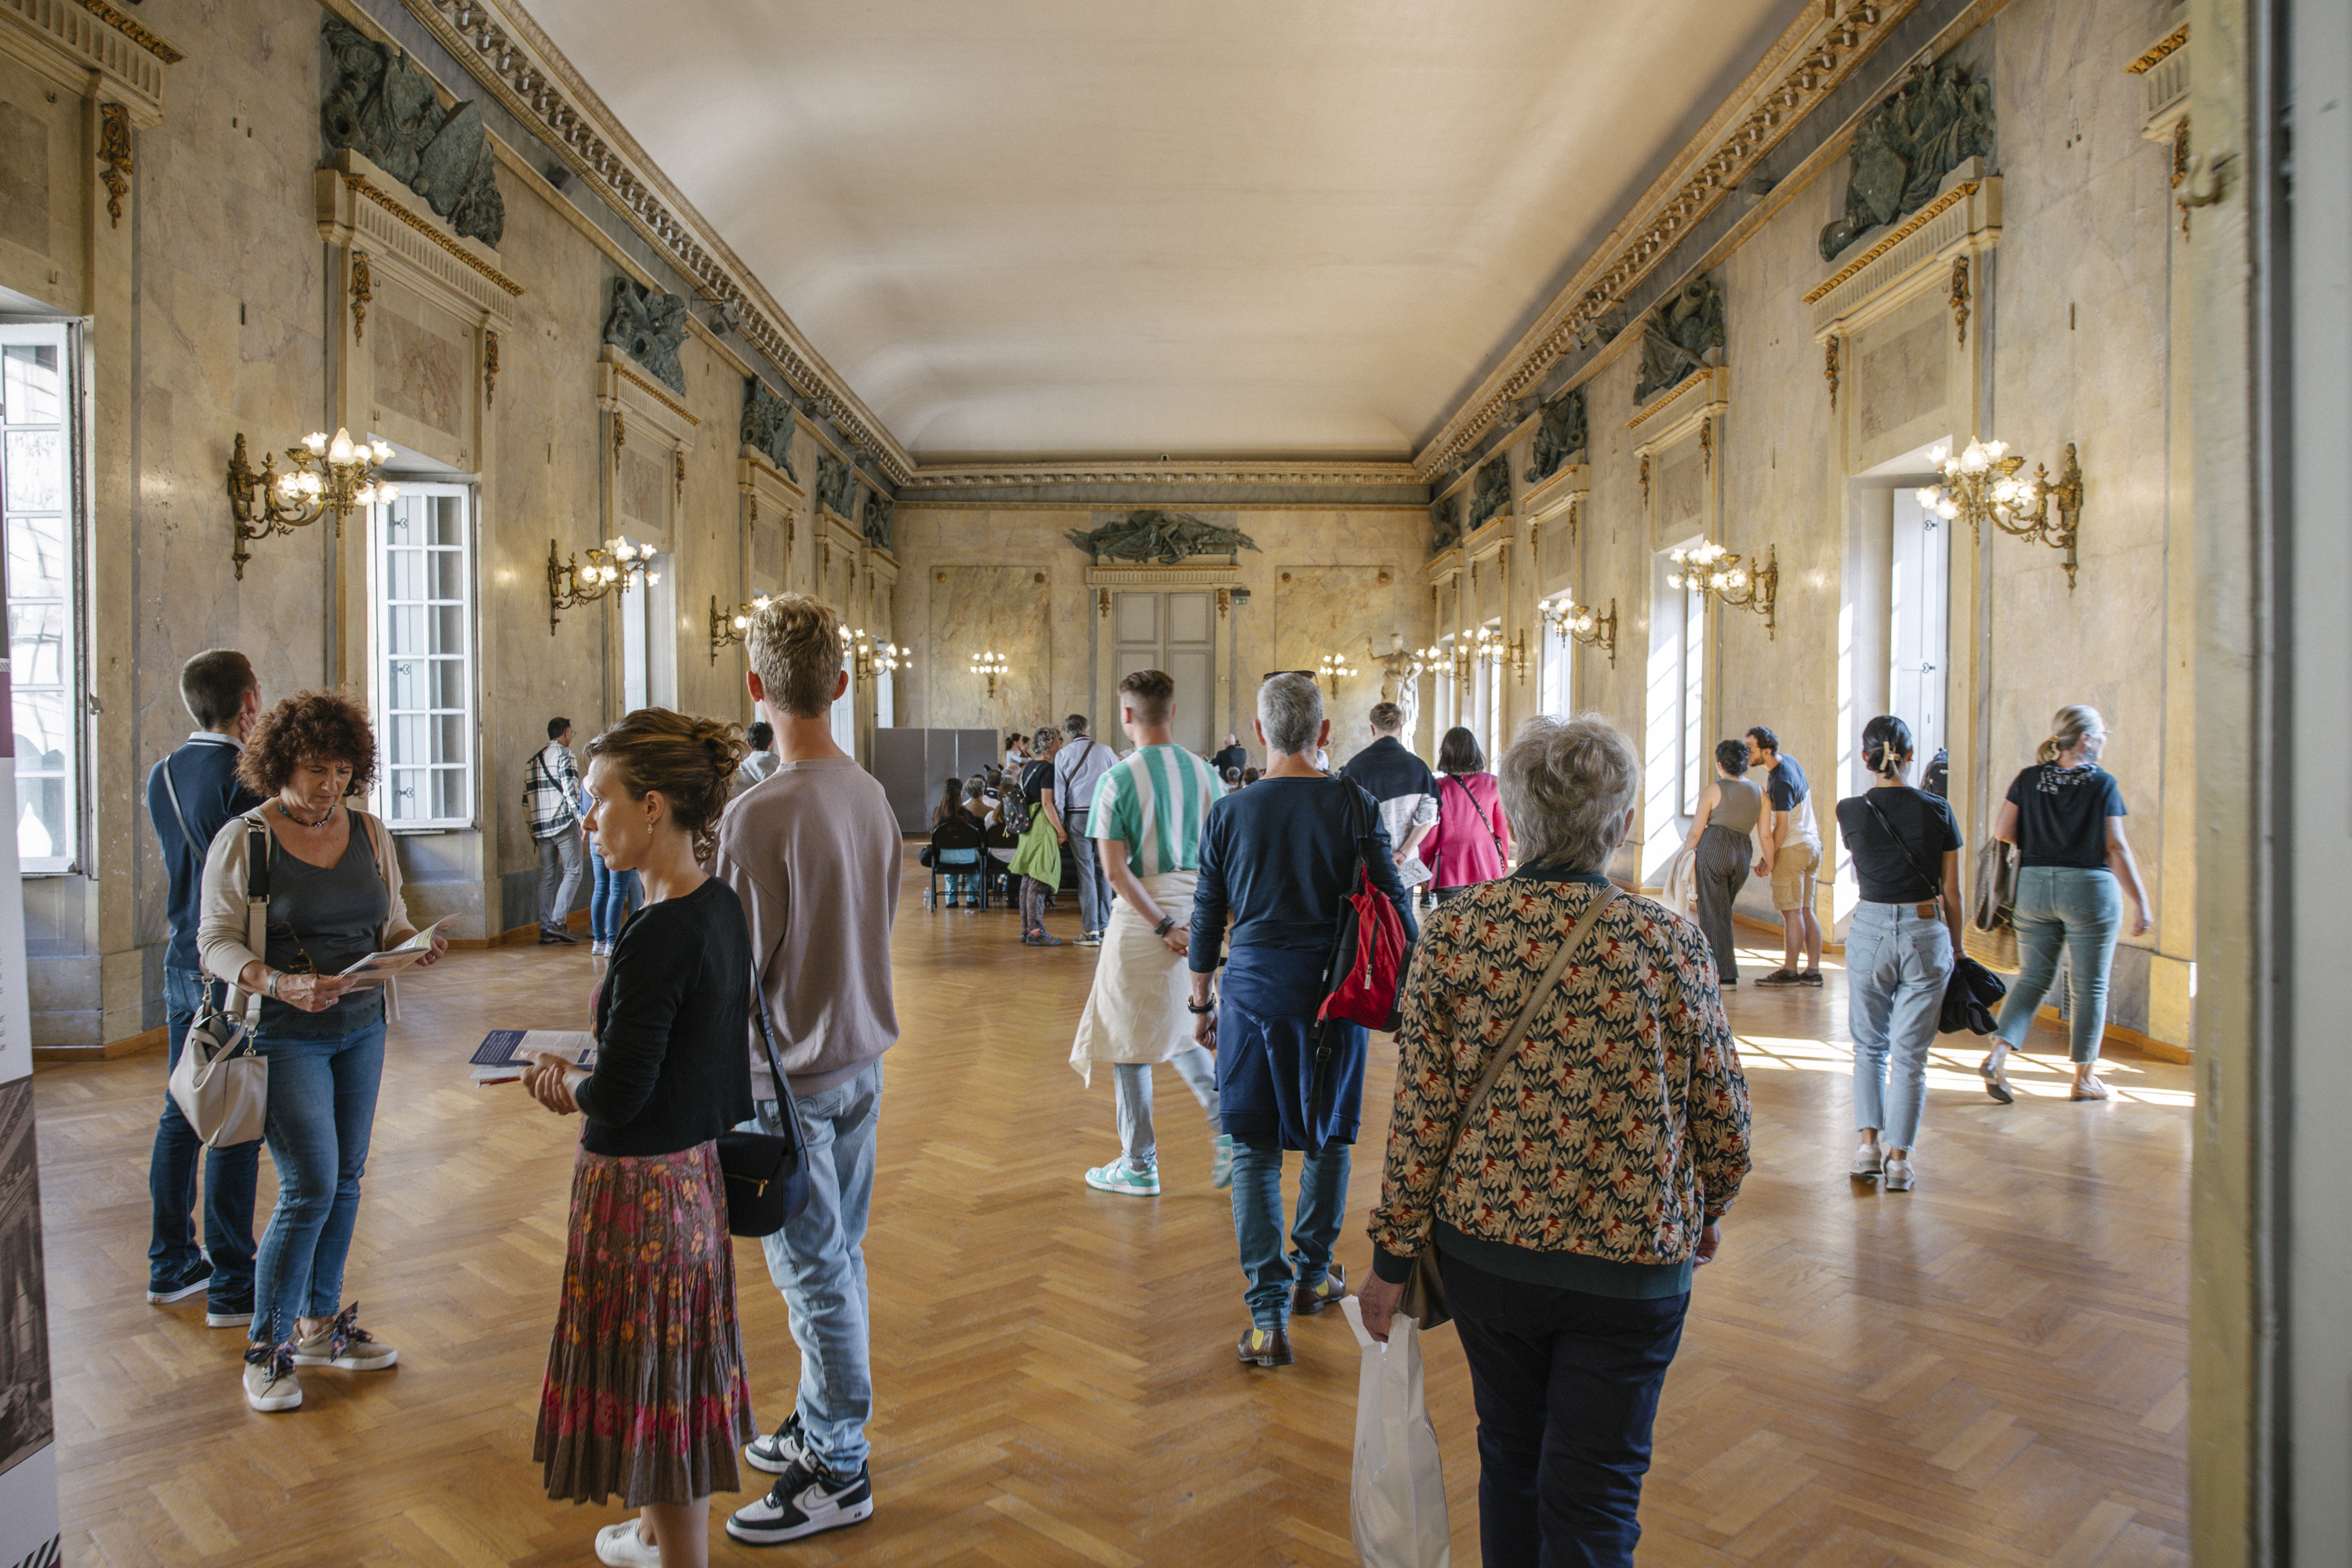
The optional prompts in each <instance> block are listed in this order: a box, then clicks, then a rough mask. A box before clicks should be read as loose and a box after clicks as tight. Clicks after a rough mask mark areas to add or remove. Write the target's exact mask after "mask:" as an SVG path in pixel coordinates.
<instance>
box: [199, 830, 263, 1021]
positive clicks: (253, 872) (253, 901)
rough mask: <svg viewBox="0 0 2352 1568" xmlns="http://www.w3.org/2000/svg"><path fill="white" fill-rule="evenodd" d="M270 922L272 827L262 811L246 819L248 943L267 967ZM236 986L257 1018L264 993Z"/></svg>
mask: <svg viewBox="0 0 2352 1568" xmlns="http://www.w3.org/2000/svg"><path fill="white" fill-rule="evenodd" d="M268 925H269V827H268V824H267V823H265V822H263V821H262V820H261V815H260V813H258V812H256V813H255V814H253V815H252V816H248V817H247V818H246V819H245V945H246V947H247V950H248V951H250V952H252V954H253V956H254V957H256V958H257V959H259V960H261V967H262V968H263V969H265V970H267V969H268V967H269V931H268ZM234 989H236V990H237V991H239V992H242V993H243V994H244V995H245V999H246V1005H245V1007H244V1008H243V1011H244V1013H245V1016H246V1017H247V1019H248V1020H253V1021H257V1020H258V1019H259V1018H260V1016H261V993H260V992H258V991H246V990H245V987H243V986H242V985H239V986H236V987H234ZM211 994H212V988H211V987H210V986H206V987H205V995H206V996H207V997H209V996H210V995H211ZM222 1000H223V1001H224V1002H226V1000H227V999H226V997H224V998H223V999H222Z"/></svg>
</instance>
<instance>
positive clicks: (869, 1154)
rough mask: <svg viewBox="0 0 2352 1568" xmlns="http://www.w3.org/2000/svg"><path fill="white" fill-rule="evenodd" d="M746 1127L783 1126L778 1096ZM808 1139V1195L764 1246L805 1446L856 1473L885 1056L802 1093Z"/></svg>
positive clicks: (870, 1400) (869, 1397) (862, 1438)
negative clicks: (797, 1352) (869, 1217)
mask: <svg viewBox="0 0 2352 1568" xmlns="http://www.w3.org/2000/svg"><path fill="white" fill-rule="evenodd" d="M753 1109H754V1111H755V1116H754V1119H753V1121H752V1122H751V1125H754V1126H756V1127H757V1128H758V1129H759V1130H760V1131H762V1132H781V1131H783V1122H782V1120H781V1119H780V1118H779V1116H778V1113H777V1109H776V1101H774V1100H760V1101H758V1102H757V1103H756V1104H755V1106H754V1108H753ZM799 1109H800V1126H801V1134H802V1136H803V1137H804V1138H805V1139H806V1140H807V1141H808V1162H809V1202H808V1207H806V1208H804V1209H803V1210H802V1211H801V1215H800V1217H799V1218H798V1219H796V1220H794V1221H793V1223H792V1224H790V1225H788V1226H784V1228H783V1229H782V1230H780V1231H778V1232H777V1233H776V1234H775V1235H773V1236H771V1237H763V1238H762V1239H761V1243H760V1247H761V1250H762V1251H764V1252H765V1253H766V1254H767V1257H768V1277H769V1278H770V1279H773V1280H774V1281H775V1282H776V1289H779V1290H781V1291H782V1292H783V1293H784V1305H785V1306H786V1307H787V1308H789V1309H790V1310H791V1316H792V1324H793V1343H795V1344H797V1345H799V1346H800V1348H801V1386H800V1396H799V1401H798V1405H797V1408H798V1409H799V1411H800V1417H801V1426H802V1427H803V1429H804V1430H805V1431H806V1432H807V1434H808V1447H809V1452H810V1453H811V1454H812V1455H813V1456H814V1458H815V1459H816V1461H817V1462H818V1463H819V1464H821V1465H823V1466H824V1468H826V1469H828V1470H830V1471H832V1472H833V1473H834V1474H835V1475H836V1476H854V1475H856V1473H857V1469H858V1467H859V1466H861V1465H863V1464H865V1463H866V1455H867V1454H868V1453H870V1452H871V1451H872V1445H870V1444H868V1443H867V1442H866V1422H867V1421H869V1420H871V1419H872V1418H873V1415H874V1373H873V1370H872V1365H871V1361H870V1358H869V1355H868V1351H867V1323H868V1313H867V1310H866V1213H867V1211H868V1210H869V1209H871V1208H872V1207H873V1204H874V1131H875V1127H876V1125H877V1123H878V1122H879V1121H881V1117H882V1062H881V1058H876V1059H875V1060H873V1061H872V1062H870V1063H868V1064H867V1065H866V1069H865V1070H864V1071H863V1072H860V1073H859V1074H858V1075H857V1076H856V1077H855V1078H853V1079H849V1080H848V1081H847V1082H845V1083H837V1084H835V1085H834V1086H833V1087H832V1088H831V1089H826V1090H825V1091H824V1092H823V1093H822V1094H810V1095H803V1096H801V1097H800V1100H799Z"/></svg>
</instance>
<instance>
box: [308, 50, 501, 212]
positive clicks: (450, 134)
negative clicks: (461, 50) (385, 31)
mask: <svg viewBox="0 0 2352 1568" xmlns="http://www.w3.org/2000/svg"><path fill="white" fill-rule="evenodd" d="M320 33H321V34H322V35H324V37H326V40H327V48H328V50H329V52H330V53H331V54H332V55H333V57H334V71H333V77H332V79H331V81H330V82H329V84H328V87H327V98H326V101H325V102H324V103H323V104H321V105H320V109H319V120H320V125H321V126H322V128H323V129H324V130H325V132H326V137H327V145H328V146H330V147H331V148H334V149H336V150H337V151H341V149H343V148H346V147H348V148H350V149H351V150H352V151H353V152H355V153H359V154H360V155H361V156H362V157H363V158H365V159H367V161H368V162H369V163H373V164H374V165H375V166H376V167H377V168H379V169H382V170H383V172H384V173H385V174H389V175H391V176H392V177H393V178H394V179H395V180H398V181H399V182H400V183H401V184H404V185H406V186H407V187H408V188H409V189H410V190H412V191H414V192H415V193H416V194H417V195H420V196H422V197H424V198H425V205H427V206H429V207H431V208H432V209H433V211H434V214H435V216H439V217H443V218H446V219H447V220H448V222H449V226H450V227H452V228H454V229H456V230H457V232H458V233H459V234H462V235H464V236H466V237H467V238H470V239H478V240H480V241H481V242H482V243H483V244H484V245H488V246H491V247H496V246H497V245H498V243H499V237H501V236H503V235H504V234H505V233H506V227H507V204H506V198H505V197H504V196H501V195H499V185H498V180H497V178H496V174H497V170H498V159H497V156H496V154H494V153H492V152H491V151H490V139H489V133H488V131H486V130H485V129H484V128H483V125H482V111H481V110H480V108H479V107H478V105H476V104H475V102H474V101H473V100H471V99H467V100H466V101H465V102H463V103H457V104H452V105H451V106H450V107H448V108H447V109H444V108H442V107H441V98H440V95H439V94H438V93H437V92H436V91H435V90H434V87H433V79H432V78H430V77H428V76H426V75H425V73H424V72H423V71H421V70H418V69H417V68H416V67H415V65H413V64H411V63H410V61H409V58H408V56H407V55H406V54H405V53H404V52H403V51H402V50H400V49H398V48H395V47H393V46H392V45H390V44H379V43H377V42H376V41H375V40H374V39H373V38H371V37H367V36H365V35H364V34H362V33H360V32H357V31H355V30H353V29H352V28H351V27H349V26H345V25H344V24H343V23H341V22H340V21H337V20H336V19H335V18H334V17H332V16H329V17H327V18H325V19H324V20H323V21H322V22H321V23H320Z"/></svg>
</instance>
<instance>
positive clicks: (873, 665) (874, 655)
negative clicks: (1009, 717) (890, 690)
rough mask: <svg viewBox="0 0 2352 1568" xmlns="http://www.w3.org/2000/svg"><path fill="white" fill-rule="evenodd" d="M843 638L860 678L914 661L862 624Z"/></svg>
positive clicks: (902, 666) (894, 644)
mask: <svg viewBox="0 0 2352 1568" xmlns="http://www.w3.org/2000/svg"><path fill="white" fill-rule="evenodd" d="M844 640H845V643H846V645H847V647H848V648H849V653H850V657H851V658H852V659H853V660H854V661H855V662H856V667H857V677H858V679H861V680H871V679H873V678H874V677H876V676H877V675H888V674H891V673H892V672H894V671H896V670H898V669H900V668H904V667H905V666H907V665H909V664H912V663H913V662H914V660H912V659H911V658H908V657H907V650H906V649H905V648H902V647H899V646H898V644H896V643H888V642H877V641H875V640H874V639H873V638H871V637H867V636H866V629H865V628H864V627H863V626H860V627H859V628H858V629H857V630H856V631H854V632H845V635H844ZM989 695H990V696H991V697H993V696H995V695H996V693H995V692H993V691H991V692H990V693H989Z"/></svg>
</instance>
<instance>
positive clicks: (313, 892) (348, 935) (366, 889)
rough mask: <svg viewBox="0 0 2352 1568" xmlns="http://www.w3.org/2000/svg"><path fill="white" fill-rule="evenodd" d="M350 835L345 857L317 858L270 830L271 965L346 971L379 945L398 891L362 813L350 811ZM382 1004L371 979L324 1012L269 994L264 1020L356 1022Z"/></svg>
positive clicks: (267, 957)
mask: <svg viewBox="0 0 2352 1568" xmlns="http://www.w3.org/2000/svg"><path fill="white" fill-rule="evenodd" d="M350 820H351V829H352V837H351V842H350V843H349V844H347V845H345V846H344V847H343V854H342V858H341V859H339V860H337V861H336V862H335V863H334V864H333V865H331V866H313V865H311V864H310V862H309V861H308V860H305V859H303V858H300V857H299V856H297V855H294V854H291V853H289V851H288V850H287V848H286V847H285V846H284V845H282V844H280V843H278V836H277V835H276V834H272V835H270V837H269V912H268V917H267V918H268V922H269V923H268V927H267V928H266V930H265V931H263V940H264V941H265V942H267V943H268V952H266V953H265V954H264V955H263V957H264V958H265V960H266V961H267V962H268V965H269V967H270V968H272V969H281V970H289V971H292V972H293V973H317V974H340V973H342V972H343V971H344V970H346V969H349V968H350V967H351V966H352V964H354V963H358V962H359V961H360V960H361V959H362V958H365V957H366V956H367V955H368V954H369V953H371V952H374V951H375V950H376V940H377V938H378V937H379V936H381V935H382V933H383V922H384V919H385V916H386V915H387V914H388V913H389V912H390V909H391V902H392V900H391V895H390V894H389V893H388V892H387V891H386V890H385V889H384V885H383V873H382V872H380V871H378V870H377V869H376V864H375V847H374V845H373V844H372V843H370V842H369V840H368V833H367V828H366V827H365V826H362V823H361V822H360V820H359V818H357V817H352V818H351V819H350ZM382 1006H383V987H382V986H380V985H371V986H367V987H365V988H363V989H362V990H357V991H347V992H345V993H344V994H343V996H342V999H341V1001H339V1002H337V1003H336V1004H335V1005H333V1006H331V1007H329V1008H326V1009H325V1010H323V1011H321V1012H317V1013H305V1012H303V1011H302V1010H301V1009H300V1008H299V1007H293V1006H289V1005H287V1004H285V1003H283V1002H272V1001H270V1000H268V998H266V997H265V998H264V999H263V1000H262V1004H261V1025H262V1027H263V1028H265V1029H267V1028H269V1027H272V1026H285V1025H290V1024H294V1023H296V1022H297V1021H302V1022H304V1023H310V1022H316V1023H320V1024H326V1023H328V1022H329V1021H332V1023H333V1025H334V1026H336V1027H338V1028H341V1029H349V1028H355V1027H357V1026H359V1025H361V1024H362V1023H364V1022H366V1021H367V1020H368V1019H369V1018H371V1017H373V1016H374V1015H375V1013H376V1011H377V1010H378V1009H380V1008H381V1007H382Z"/></svg>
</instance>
